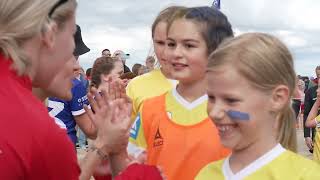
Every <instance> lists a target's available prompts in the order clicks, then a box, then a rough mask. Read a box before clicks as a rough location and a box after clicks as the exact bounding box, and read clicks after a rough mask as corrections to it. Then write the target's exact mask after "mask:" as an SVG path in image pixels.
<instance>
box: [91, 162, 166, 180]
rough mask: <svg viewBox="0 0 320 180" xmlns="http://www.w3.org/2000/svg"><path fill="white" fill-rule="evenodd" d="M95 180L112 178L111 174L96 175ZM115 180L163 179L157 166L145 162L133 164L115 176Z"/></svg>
mask: <svg viewBox="0 0 320 180" xmlns="http://www.w3.org/2000/svg"><path fill="white" fill-rule="evenodd" d="M94 179H95V180H112V177H111V175H107V176H100V177H99V176H95V177H94ZM114 179H115V180H149V179H152V180H162V177H161V174H160V171H159V170H158V168H157V167H156V166H149V165H145V164H136V163H135V164H131V165H130V166H128V167H127V169H125V170H124V171H123V172H121V173H120V174H119V175H118V176H116V177H115V178H114Z"/></svg>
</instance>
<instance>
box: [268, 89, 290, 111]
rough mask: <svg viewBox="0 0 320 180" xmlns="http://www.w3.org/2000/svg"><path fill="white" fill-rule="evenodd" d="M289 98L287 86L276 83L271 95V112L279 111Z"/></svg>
mask: <svg viewBox="0 0 320 180" xmlns="http://www.w3.org/2000/svg"><path fill="white" fill-rule="evenodd" d="M289 98H290V90H289V88H288V86H285V85H278V86H277V87H276V88H275V89H274V90H273V91H272V96H271V109H272V111H273V112H279V111H280V110H281V109H283V107H284V106H286V105H287V103H288V101H289Z"/></svg>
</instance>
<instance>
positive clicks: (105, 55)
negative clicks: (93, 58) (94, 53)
mask: <svg viewBox="0 0 320 180" xmlns="http://www.w3.org/2000/svg"><path fill="white" fill-rule="evenodd" d="M101 56H104V57H111V52H110V50H109V49H104V50H102V52H101Z"/></svg>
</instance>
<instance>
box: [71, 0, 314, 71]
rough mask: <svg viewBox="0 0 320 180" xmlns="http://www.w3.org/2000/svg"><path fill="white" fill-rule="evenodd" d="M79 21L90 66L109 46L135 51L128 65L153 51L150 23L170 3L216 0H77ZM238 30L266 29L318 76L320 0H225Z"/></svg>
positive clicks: (84, 62)
mask: <svg viewBox="0 0 320 180" xmlns="http://www.w3.org/2000/svg"><path fill="white" fill-rule="evenodd" d="M78 3H79V6H78V10H77V23H78V24H79V25H80V26H81V29H82V36H83V39H84V41H85V43H86V44H87V45H88V46H89V48H90V49H91V51H90V52H89V53H88V54H86V55H83V56H82V57H80V59H81V60H80V62H81V65H82V66H83V67H84V68H85V69H87V68H89V67H91V66H92V64H93V62H94V60H95V59H96V58H97V57H99V56H100V54H101V51H102V50H103V49H105V48H108V49H110V50H111V53H113V52H114V51H115V50H117V49H122V50H124V51H125V52H126V53H129V54H130V59H128V60H127V64H128V65H129V66H130V67H131V66H132V65H133V64H134V63H144V60H145V58H146V57H147V55H149V54H150V51H151V47H152V41H151V30H150V29H151V24H152V22H153V20H154V19H155V17H156V15H157V14H158V13H159V11H160V10H162V9H163V8H165V7H168V6H170V5H182V6H187V7H191V6H211V4H212V0H171V1H170V0H117V1H115V0H114V1H111V0H108V1H107V0H78ZM221 11H222V12H223V13H225V14H226V15H227V17H228V18H229V21H230V22H231V24H232V26H233V29H234V31H235V33H236V34H241V33H244V32H266V33H271V34H273V35H276V36H277V37H279V38H280V39H282V40H283V41H284V42H285V43H286V45H287V46H288V47H289V48H290V50H291V52H292V53H293V55H294V59H295V68H296V71H297V73H298V74H301V75H308V76H314V69H315V67H316V66H317V65H318V64H320V35H319V33H320V21H319V17H320V0H221Z"/></svg>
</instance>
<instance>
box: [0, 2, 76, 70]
mask: <svg viewBox="0 0 320 180" xmlns="http://www.w3.org/2000/svg"><path fill="white" fill-rule="evenodd" d="M57 3H58V0H32V1H30V0H1V1H0V27H1V28H0V53H1V54H3V55H4V56H5V57H6V58H9V59H11V60H12V61H13V68H14V69H16V70H17V73H18V74H19V75H22V74H25V71H26V67H28V66H30V61H29V60H28V59H27V57H26V55H25V53H24V51H23V49H22V48H21V47H22V45H23V44H24V43H25V42H26V41H27V40H29V39H31V38H32V37H34V36H36V35H38V34H40V33H41V32H45V30H46V28H47V27H48V24H49V23H50V21H51V20H53V21H54V22H56V23H57V25H58V29H61V28H63V27H64V23H65V22H66V21H67V20H68V19H69V17H70V16H72V15H73V14H74V12H75V8H76V1H75V0H68V1H66V2H65V3H63V4H61V5H60V6H59V7H57V8H56V9H55V11H54V12H53V13H52V16H51V17H50V18H49V16H48V14H49V11H50V10H51V9H52V8H53V7H54V6H55V5H56V4H57Z"/></svg>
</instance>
